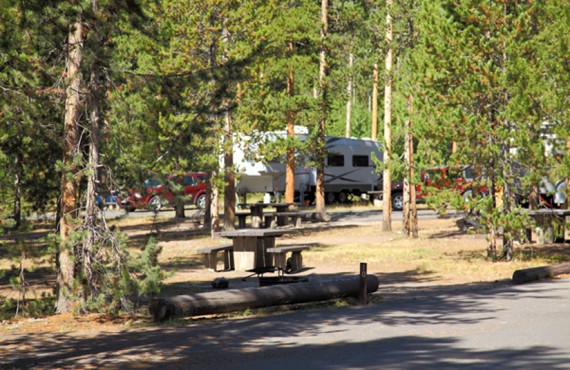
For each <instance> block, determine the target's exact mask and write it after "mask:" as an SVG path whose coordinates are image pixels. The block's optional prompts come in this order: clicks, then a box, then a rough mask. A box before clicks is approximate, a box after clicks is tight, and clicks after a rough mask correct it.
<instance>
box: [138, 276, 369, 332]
mask: <svg viewBox="0 0 570 370" xmlns="http://www.w3.org/2000/svg"><path fill="white" fill-rule="evenodd" d="M366 285H367V292H368V293H372V292H375V291H376V290H378V285H379V282H378V278H377V277H376V276H374V275H367V276H366ZM359 293H360V277H359V276H356V277H355V278H345V279H338V280H329V281H323V282H318V283H295V284H285V285H271V286H266V287H259V288H257V287H256V288H245V289H229V290H222V291H212V292H204V293H196V294H191V295H179V296H175V297H169V298H158V299H154V300H153V301H151V302H150V304H149V312H150V314H151V315H152V317H153V319H154V320H155V321H164V320H167V319H170V318H173V317H188V316H201V315H209V314H216V313H228V312H234V311H241V310H246V309H248V308H259V307H269V306H277V305H283V304H293V303H305V302H317V301H326V300H330V299H335V298H342V297H358V295H359Z"/></svg>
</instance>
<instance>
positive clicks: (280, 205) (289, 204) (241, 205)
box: [238, 202, 294, 207]
mask: <svg viewBox="0 0 570 370" xmlns="http://www.w3.org/2000/svg"><path fill="white" fill-rule="evenodd" d="M293 204H294V203H261V202H260V203H240V204H238V206H240V207H285V206H291V205H293Z"/></svg>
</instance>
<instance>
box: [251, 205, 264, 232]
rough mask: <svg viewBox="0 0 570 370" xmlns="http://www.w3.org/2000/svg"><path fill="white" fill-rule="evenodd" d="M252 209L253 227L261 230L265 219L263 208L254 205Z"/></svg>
mask: <svg viewBox="0 0 570 370" xmlns="http://www.w3.org/2000/svg"><path fill="white" fill-rule="evenodd" d="M250 209H251V227H253V228H260V227H261V220H262V218H263V208H262V207H261V206H257V205H252V206H251V207H250Z"/></svg>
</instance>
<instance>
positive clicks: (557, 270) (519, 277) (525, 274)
mask: <svg viewBox="0 0 570 370" xmlns="http://www.w3.org/2000/svg"><path fill="white" fill-rule="evenodd" d="M568 273H570V263H569V262H567V263H559V264H557V265H552V266H542V267H534V268H530V269H524V270H517V271H515V272H514V273H513V284H524V283H530V282H531V281H537V280H542V279H548V278H552V277H554V276H556V275H560V274H568Z"/></svg>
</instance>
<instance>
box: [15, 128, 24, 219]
mask: <svg viewBox="0 0 570 370" xmlns="http://www.w3.org/2000/svg"><path fill="white" fill-rule="evenodd" d="M19 137H20V135H18V138H19ZM22 167H23V165H22V152H21V151H19V150H18V151H16V156H15V158H14V208H13V217H14V222H15V225H14V228H16V229H18V228H19V227H20V225H21V224H22V173H23V172H24V171H23V168H22Z"/></svg>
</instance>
